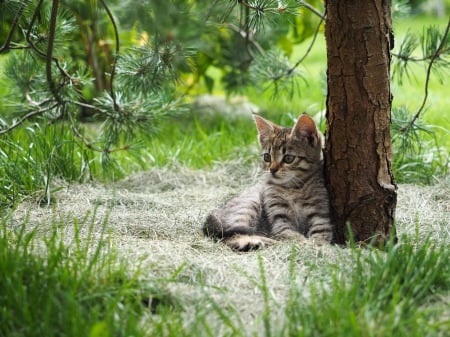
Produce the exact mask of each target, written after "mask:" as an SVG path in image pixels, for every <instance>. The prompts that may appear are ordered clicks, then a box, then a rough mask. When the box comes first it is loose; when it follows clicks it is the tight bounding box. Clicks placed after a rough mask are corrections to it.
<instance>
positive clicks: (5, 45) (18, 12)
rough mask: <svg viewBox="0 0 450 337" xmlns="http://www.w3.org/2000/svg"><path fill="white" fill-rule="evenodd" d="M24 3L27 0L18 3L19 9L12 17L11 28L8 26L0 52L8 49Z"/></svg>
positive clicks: (25, 3) (24, 5)
mask: <svg viewBox="0 0 450 337" xmlns="http://www.w3.org/2000/svg"><path fill="white" fill-rule="evenodd" d="M26 5H27V2H26V1H22V3H21V4H20V8H19V10H18V11H17V14H16V16H15V17H14V21H13V23H12V25H11V28H10V30H9V33H8V36H7V37H6V41H5V43H4V44H3V46H2V47H1V48H0V53H2V52H3V51H6V50H8V49H10V44H11V41H12V38H13V35H14V32H15V30H16V28H17V25H18V23H19V19H20V17H21V16H22V13H23V11H24V9H25V7H26Z"/></svg>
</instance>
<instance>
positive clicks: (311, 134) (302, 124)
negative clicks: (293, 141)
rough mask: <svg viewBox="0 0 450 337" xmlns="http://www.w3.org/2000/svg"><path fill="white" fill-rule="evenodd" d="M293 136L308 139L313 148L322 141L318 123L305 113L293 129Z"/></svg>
mask: <svg viewBox="0 0 450 337" xmlns="http://www.w3.org/2000/svg"><path fill="white" fill-rule="evenodd" d="M291 136H292V137H295V138H297V139H301V138H303V137H306V138H307V139H308V141H309V143H310V144H311V145H312V146H316V145H317V144H318V143H319V141H320V139H319V133H318V132H317V127H316V123H314V120H313V119H312V118H311V117H310V116H308V115H307V114H305V113H303V114H302V115H300V117H299V118H298V120H297V123H295V126H294V127H293V128H292V132H291Z"/></svg>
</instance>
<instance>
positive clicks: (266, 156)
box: [263, 153, 272, 163]
mask: <svg viewBox="0 0 450 337" xmlns="http://www.w3.org/2000/svg"><path fill="white" fill-rule="evenodd" d="M263 159H264V161H265V162H266V163H270V161H271V160H272V158H271V157H270V153H264V155H263Z"/></svg>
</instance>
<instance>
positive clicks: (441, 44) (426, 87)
mask: <svg viewBox="0 0 450 337" xmlns="http://www.w3.org/2000/svg"><path fill="white" fill-rule="evenodd" d="M449 31H450V19H449V21H448V23H447V27H446V28H445V32H444V35H443V36H442V39H441V42H440V43H439V46H438V48H437V49H436V51H435V52H434V53H433V55H432V57H431V59H430V63H429V64H428V67H427V75H426V78H425V95H424V97H423V101H422V104H421V105H420V107H419V109H418V110H417V112H416V114H415V115H414V117H413V118H412V119H411V120H410V121H409V123H408V124H407V125H405V126H404V127H403V128H402V129H401V131H402V132H404V133H405V132H407V131H408V130H409V129H410V128H411V126H412V125H413V124H414V123H415V122H416V120H417V118H419V116H420V114H421V113H422V112H423V110H424V108H425V104H426V102H427V100H428V85H429V82H430V77H431V69H432V68H433V63H434V61H436V59H438V58H439V56H440V55H441V52H442V48H443V46H444V44H445V40H446V39H447V36H448V33H449Z"/></svg>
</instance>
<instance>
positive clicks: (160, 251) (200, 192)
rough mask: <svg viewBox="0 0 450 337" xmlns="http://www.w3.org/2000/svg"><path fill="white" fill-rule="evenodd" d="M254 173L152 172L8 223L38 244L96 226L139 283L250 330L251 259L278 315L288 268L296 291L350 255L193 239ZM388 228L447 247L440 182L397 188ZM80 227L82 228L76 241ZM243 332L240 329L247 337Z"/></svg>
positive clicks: (257, 298)
mask: <svg viewBox="0 0 450 337" xmlns="http://www.w3.org/2000/svg"><path fill="white" fill-rule="evenodd" d="M255 172H256V169H255V170H252V172H250V173H248V172H246V173H242V169H239V165H237V164H228V165H227V166H225V167H221V168H216V169H215V170H212V171H199V170H196V171H193V170H189V169H185V168H179V169H172V170H168V169H154V170H152V171H149V172H143V173H139V174H136V175H133V176H131V177H129V178H127V179H125V180H123V181H121V182H118V183H115V184H109V185H101V184H97V183H92V184H83V185H71V186H65V188H64V189H62V190H60V191H59V192H57V193H56V194H55V196H54V197H55V202H54V203H53V205H51V207H49V208H47V207H40V206H38V205H37V204H36V203H34V202H33V201H31V200H29V201H26V202H23V203H22V204H21V205H20V206H19V207H18V208H17V209H16V211H15V213H14V216H13V222H16V221H17V222H21V221H23V219H25V218H26V217H29V223H30V225H36V226H38V228H39V230H40V231H42V233H43V235H45V233H46V229H47V228H48V227H49V225H48V224H50V223H52V222H54V220H55V219H56V220H57V221H60V223H61V225H60V227H61V232H62V234H64V236H65V237H66V238H67V240H70V238H71V233H72V231H73V229H74V222H76V221H78V222H81V223H83V222H84V223H92V219H93V223H94V224H95V226H94V234H96V235H98V237H100V234H101V232H102V231H103V230H104V225H103V224H104V223H106V229H107V231H108V232H109V233H110V242H111V244H112V245H113V246H114V247H115V248H116V249H117V251H118V252H119V255H120V256H122V257H123V258H125V259H126V260H127V261H129V264H130V265H131V266H133V265H135V266H138V265H139V266H140V267H141V270H142V271H143V272H144V275H148V277H149V279H154V278H164V279H167V280H169V281H168V288H169V289H170V290H171V291H172V292H173V293H174V294H175V295H176V297H177V298H180V299H181V300H182V301H185V302H186V303H191V304H193V303H195V302H196V301H197V300H199V299H200V298H202V297H203V298H204V295H205V289H207V290H206V292H207V294H208V296H209V297H211V298H213V299H214V300H215V301H217V302H218V303H220V304H221V306H223V307H228V304H230V305H231V306H233V307H235V308H238V311H239V313H240V315H242V317H243V319H244V321H246V320H248V322H253V323H252V324H259V323H260V322H259V323H258V322H254V320H252V318H254V317H259V316H260V314H261V313H262V311H263V310H264V299H263V296H262V291H261V277H260V276H261V274H260V273H261V271H260V267H259V261H258V259H259V258H260V259H262V262H263V265H264V271H265V275H266V279H267V288H268V290H269V292H270V294H271V297H272V298H271V301H273V302H275V303H274V304H275V305H274V306H271V307H272V308H281V307H283V304H284V302H285V300H286V298H287V292H288V291H289V284H290V283H291V282H292V275H291V274H292V273H290V268H291V266H293V268H294V273H295V281H294V282H297V283H299V284H300V285H302V284H305V285H306V284H307V283H313V282H317V280H319V279H320V280H326V278H327V270H328V268H330V266H333V265H340V266H345V264H346V263H345V261H346V260H347V259H348V258H349V257H350V252H349V250H347V249H342V248H339V247H314V246H310V245H306V246H292V245H290V244H286V243H284V244H278V245H275V246H273V247H269V248H267V249H265V250H262V251H260V252H251V253H235V252H232V251H230V250H229V249H228V248H227V247H225V246H224V245H222V244H220V243H216V242H212V241H211V240H208V239H205V238H203V236H202V234H201V232H200V229H201V225H202V222H203V219H204V218H205V216H206V214H207V212H209V210H211V209H212V208H214V207H216V206H217V205H219V204H220V203H221V202H222V201H223V200H224V199H226V198H227V197H229V196H230V195H232V194H234V193H236V192H237V191H238V190H240V189H241V188H242V187H243V186H245V185H246V184H250V183H252V182H253V181H254V180H255V179H256V173H255ZM61 184H62V185H63V184H64V183H62V182H61ZM77 219H78V220H77ZM80 219H85V220H80ZM397 221H398V231H399V233H400V234H403V233H406V234H408V235H410V236H415V235H419V236H423V237H425V236H426V235H428V234H431V235H432V236H433V237H434V238H436V240H447V241H448V240H449V238H450V233H449V226H448V224H449V223H450V184H449V183H448V181H447V183H442V184H441V185H439V186H433V187H419V186H412V185H408V186H406V185H405V186H400V188H399V200H398V208H397ZM87 227H88V225H86V226H84V227H83V228H84V230H85V231H87ZM293 249H295V251H296V254H295V255H292V251H293ZM292 256H294V257H295V261H292ZM347 267H349V266H347ZM350 267H351V266H350ZM343 269H345V268H343ZM199 284H202V285H203V286H202V287H199ZM304 288H305V289H309V287H306V286H305V287H304ZM231 306H230V307H231ZM281 314H283V313H282V312H281V310H280V312H274V313H272V315H273V316H274V317H276V316H277V315H281ZM187 315H189V313H188V312H187ZM252 324H246V326H248V327H249V329H252Z"/></svg>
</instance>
